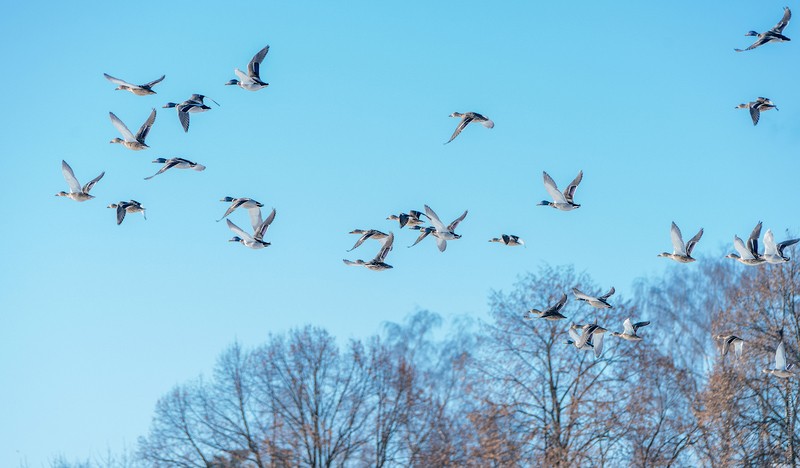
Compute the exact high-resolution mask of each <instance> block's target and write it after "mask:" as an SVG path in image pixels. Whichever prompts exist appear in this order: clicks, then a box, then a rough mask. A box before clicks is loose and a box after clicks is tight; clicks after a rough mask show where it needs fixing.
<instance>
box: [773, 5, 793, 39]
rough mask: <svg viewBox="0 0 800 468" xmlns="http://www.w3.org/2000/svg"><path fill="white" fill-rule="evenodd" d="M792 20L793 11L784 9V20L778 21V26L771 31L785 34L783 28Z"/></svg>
mask: <svg viewBox="0 0 800 468" xmlns="http://www.w3.org/2000/svg"><path fill="white" fill-rule="evenodd" d="M790 19H792V10H790V9H789V7H783V18H781V20H780V21H778V24H776V25H775V27H774V28H772V29H770V31H772V32H774V33H776V34H783V28H785V27H786V25H787V24H789V20H790Z"/></svg>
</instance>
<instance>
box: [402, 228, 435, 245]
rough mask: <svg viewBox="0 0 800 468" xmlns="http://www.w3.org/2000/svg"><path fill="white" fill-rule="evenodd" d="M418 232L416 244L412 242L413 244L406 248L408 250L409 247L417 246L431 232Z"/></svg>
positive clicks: (423, 230)
mask: <svg viewBox="0 0 800 468" xmlns="http://www.w3.org/2000/svg"><path fill="white" fill-rule="evenodd" d="M419 231H420V232H419V237H417V240H416V242H414V243H413V244H411V245H409V246H408V247H409V248H410V247H414V246H415V245H417V244H419V243H420V241H421V240H422V239H424V238H426V237H428V234H430V233H431V231H429V230H428V229H420V230H419Z"/></svg>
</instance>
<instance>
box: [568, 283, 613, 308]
mask: <svg viewBox="0 0 800 468" xmlns="http://www.w3.org/2000/svg"><path fill="white" fill-rule="evenodd" d="M615 292H617V291H616V290H615V289H614V287H613V286H612V287H611V289H610V290H609V291H608V292H607V293H605V294H603V295H602V296H597V297H594V296H589V295H588V294H584V293H582V292H581V291H580V290H579V289H578V288H572V294H574V295H575V299H577V300H579V301H583V302H586V303H587V304H589V305H590V306H592V307H594V308H597V309H610V308H611V307H612V306H611V304H609V303H608V298H609V297H611V296H612V295H614V293H615Z"/></svg>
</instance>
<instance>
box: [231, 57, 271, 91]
mask: <svg viewBox="0 0 800 468" xmlns="http://www.w3.org/2000/svg"><path fill="white" fill-rule="evenodd" d="M267 52H269V46H266V47H264V48H263V49H261V50H259V51H258V53H256V55H254V56H253V59H252V60H250V63H248V64H247V73H246V74H245V72H243V71H241V70H239V69H238V68H235V69H234V70H233V72H234V73H236V76H238V77H239V79H238V80H230V81H228V82H227V83H225V85H237V86H239V87H240V88H242V89H246V90H247V91H258V90H259V89H262V88H266V87H267V86H269V83H265V82H263V81H261V77H260V76H259V69H260V68H261V62H262V61H264V57H266V56H267Z"/></svg>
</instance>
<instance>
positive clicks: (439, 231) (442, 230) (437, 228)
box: [415, 205, 467, 252]
mask: <svg viewBox="0 0 800 468" xmlns="http://www.w3.org/2000/svg"><path fill="white" fill-rule="evenodd" d="M425 215H426V216H427V217H428V219H430V220H431V224H433V228H434V230H433V232H431V234H433V237H435V238H436V246H437V247H439V252H444V251H445V249H447V241H449V240H455V239H461V234H456V233H455V230H456V227H458V224H459V223H460V222H461V221H464V218H466V217H467V211H464V214H462V215H461V216H459V217H458V218H456V219H455V220H453V222H452V223H450V224H448V225H447V226H445V225H444V223H442V221H441V220H440V219H439V216H438V215H437V214H436V212H434V211H433V210H432V209H431V207H429V206H428V205H425ZM419 240H421V239H418V240H417V242H419ZM415 244H416V242H415Z"/></svg>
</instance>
